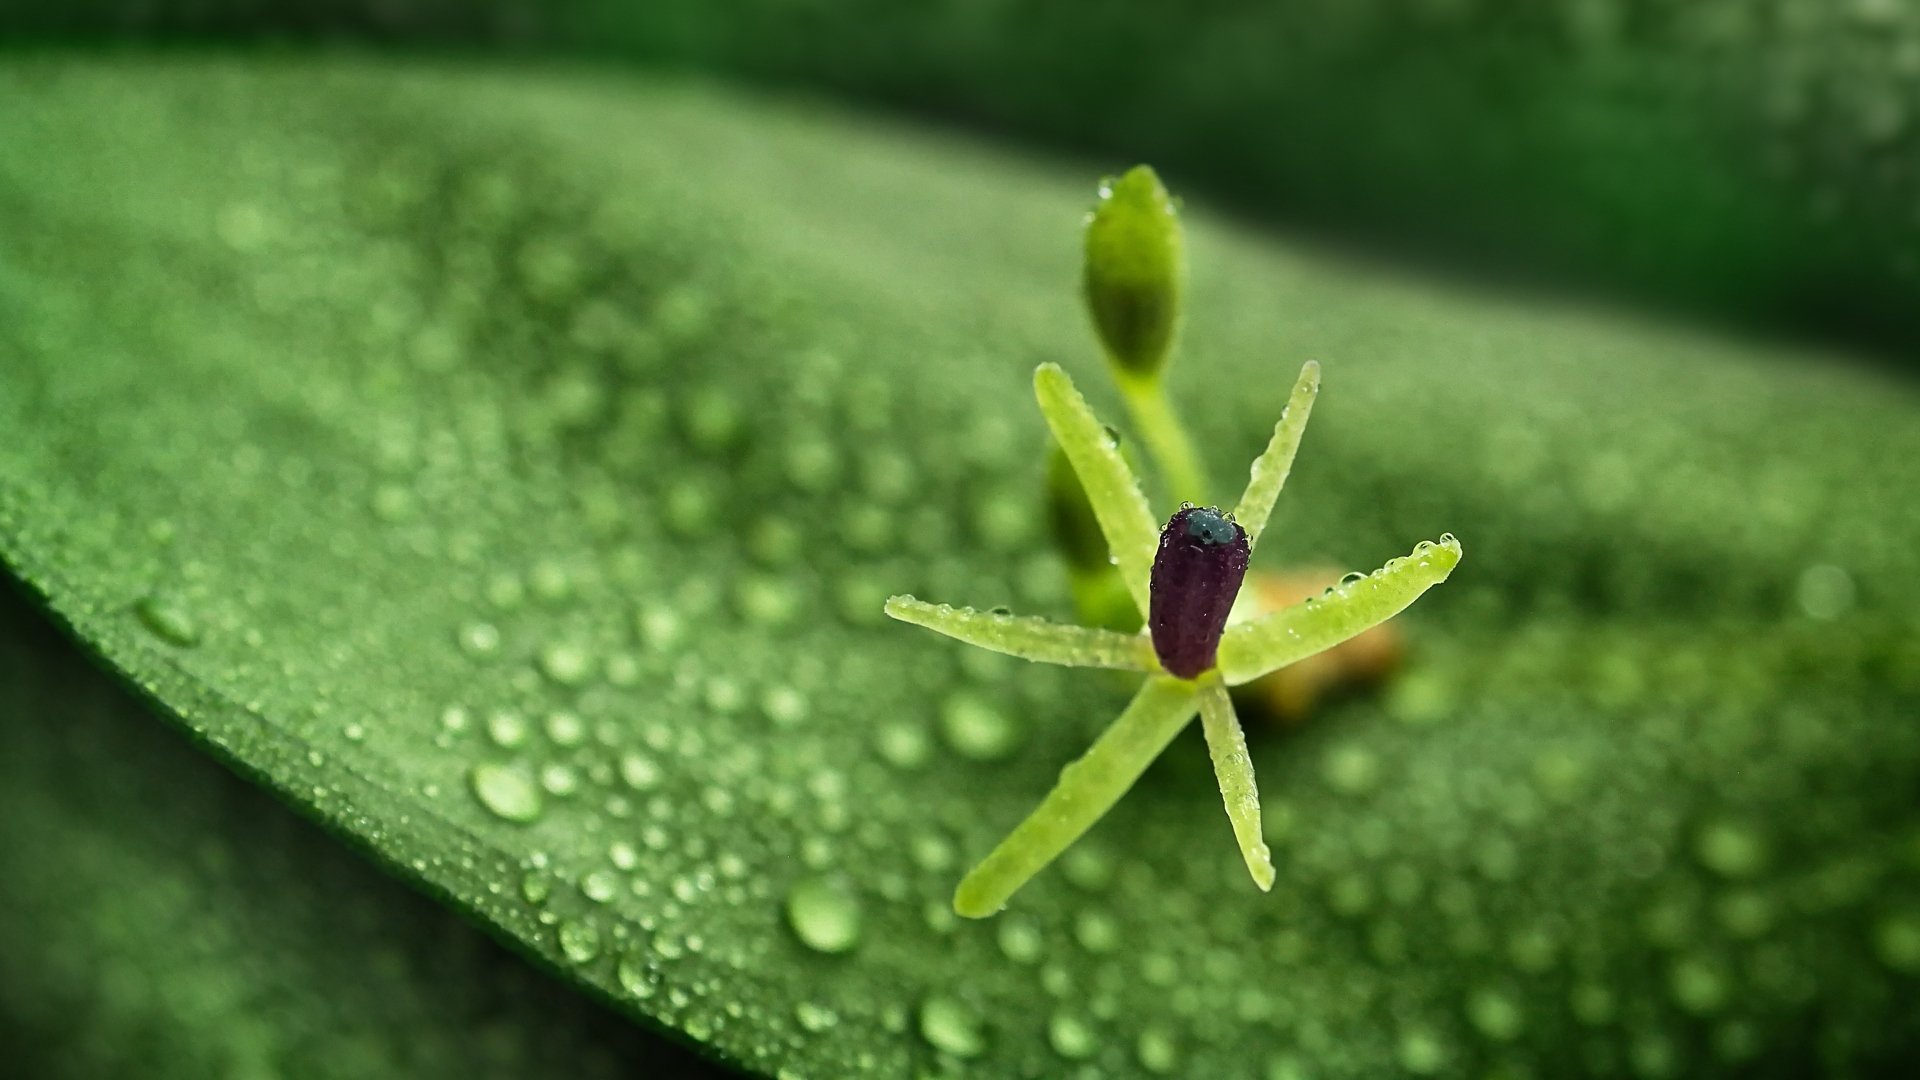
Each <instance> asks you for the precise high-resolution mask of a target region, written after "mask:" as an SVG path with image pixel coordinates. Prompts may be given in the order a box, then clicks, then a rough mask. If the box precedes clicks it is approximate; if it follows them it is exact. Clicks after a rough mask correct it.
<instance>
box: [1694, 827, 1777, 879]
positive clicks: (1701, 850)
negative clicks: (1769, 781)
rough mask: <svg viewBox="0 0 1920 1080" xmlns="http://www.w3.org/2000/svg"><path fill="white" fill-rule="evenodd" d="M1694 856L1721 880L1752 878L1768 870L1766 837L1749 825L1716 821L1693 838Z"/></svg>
mask: <svg viewBox="0 0 1920 1080" xmlns="http://www.w3.org/2000/svg"><path fill="white" fill-rule="evenodd" d="M1694 854H1695V855H1697V856H1698V857H1699V859H1700V863H1701V865H1703V866H1705V867H1706V868H1707V869H1709V870H1711V871H1713V872H1714V873H1716V874H1719V875H1721V876H1722V877H1729V878H1746V877H1752V876H1754V875H1755V874H1758V873H1760V872H1761V871H1762V870H1765V869H1766V866H1767V861H1768V849H1767V838H1766V834H1764V833H1762V832H1761V831H1760V830H1759V829H1757V828H1756V827H1754V826H1753V825H1751V824H1749V823H1747V822H1741V821H1731V820H1723V821H1716V822H1712V823H1710V824H1708V825H1707V826H1706V827H1705V828H1702V829H1701V830H1700V833H1699V835H1698V836H1696V837H1695V838H1694Z"/></svg>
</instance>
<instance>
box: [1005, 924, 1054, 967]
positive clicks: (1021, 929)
mask: <svg viewBox="0 0 1920 1080" xmlns="http://www.w3.org/2000/svg"><path fill="white" fill-rule="evenodd" d="M997 936H998V938H999V941H1000V952H1001V953H1002V954H1003V955H1004V956H1006V958H1007V959H1009V960H1011V961H1013V962H1014V963H1016V964H1033V963H1037V962H1039V960H1040V954H1041V952H1042V950H1043V948H1044V946H1045V941H1044V939H1043V938H1042V937H1041V936H1040V928H1039V927H1037V926H1035V925H1034V924H1033V923H1032V922H1031V921H1029V920H1027V919H1023V918H1021V917H1020V916H1018V915H1002V916H1001V917H1000V928H999V931H998V933H997Z"/></svg>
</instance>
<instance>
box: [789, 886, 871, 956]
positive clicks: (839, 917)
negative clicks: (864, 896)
mask: <svg viewBox="0 0 1920 1080" xmlns="http://www.w3.org/2000/svg"><path fill="white" fill-rule="evenodd" d="M787 925H788V926H791V927H792V928H793V932H794V935H795V936H796V937H798V938H799V939H800V941H801V943H802V944H804V945H806V946H807V947H808V948H810V949H813V950H814V951H815V952H823V953H843V952H846V951H847V950H849V949H851V948H853V947H854V946H855V945H857V944H859V942H860V903H859V900H858V899H857V898H855V897H854V896H853V894H852V893H850V892H848V891H847V890H846V889H845V888H843V887H841V886H840V885H838V884H836V883H834V882H832V881H829V880H827V879H825V878H807V879H805V880H802V881H801V882H799V883H798V884H796V885H794V887H793V888H792V889H791V890H789V891H788V892H787Z"/></svg>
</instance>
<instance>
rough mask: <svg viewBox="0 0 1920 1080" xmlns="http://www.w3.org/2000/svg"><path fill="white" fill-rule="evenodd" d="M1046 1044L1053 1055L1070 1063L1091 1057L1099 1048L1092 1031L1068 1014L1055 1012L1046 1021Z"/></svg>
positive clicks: (1083, 1022) (1071, 1014)
mask: <svg viewBox="0 0 1920 1080" xmlns="http://www.w3.org/2000/svg"><path fill="white" fill-rule="evenodd" d="M1047 1044H1048V1045H1050V1046H1052V1047H1053V1052H1054V1053H1056V1054H1059V1055H1060V1056H1061V1057H1063V1058H1067V1059H1069V1060H1071V1061H1081V1060H1084V1059H1086V1058H1089V1057H1092V1056H1093V1053H1094V1051H1095V1050H1098V1049H1099V1048H1100V1043H1099V1040H1098V1039H1097V1038H1096V1037H1095V1036H1094V1033H1093V1029H1092V1028H1091V1027H1088V1026H1087V1022H1086V1021H1085V1020H1083V1019H1081V1018H1080V1017H1079V1016H1077V1015H1075V1014H1073V1013H1070V1012H1056V1013H1054V1014H1053V1017H1052V1018H1051V1019H1050V1020H1048V1021H1047Z"/></svg>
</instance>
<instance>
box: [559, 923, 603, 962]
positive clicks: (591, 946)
mask: <svg viewBox="0 0 1920 1080" xmlns="http://www.w3.org/2000/svg"><path fill="white" fill-rule="evenodd" d="M557 936H558V937H559V939H560V954H561V955H562V956H565V957H566V958H567V959H568V960H570V961H572V962H573V963H576V964H588V963H592V962H593V961H594V959H595V958H597V957H598V956H599V955H600V931H599V929H598V928H596V927H595V926H594V925H593V924H592V923H590V922H587V921H585V920H583V919H566V920H564V921H562V922H561V923H560V929H559V930H558V931H557Z"/></svg>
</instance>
